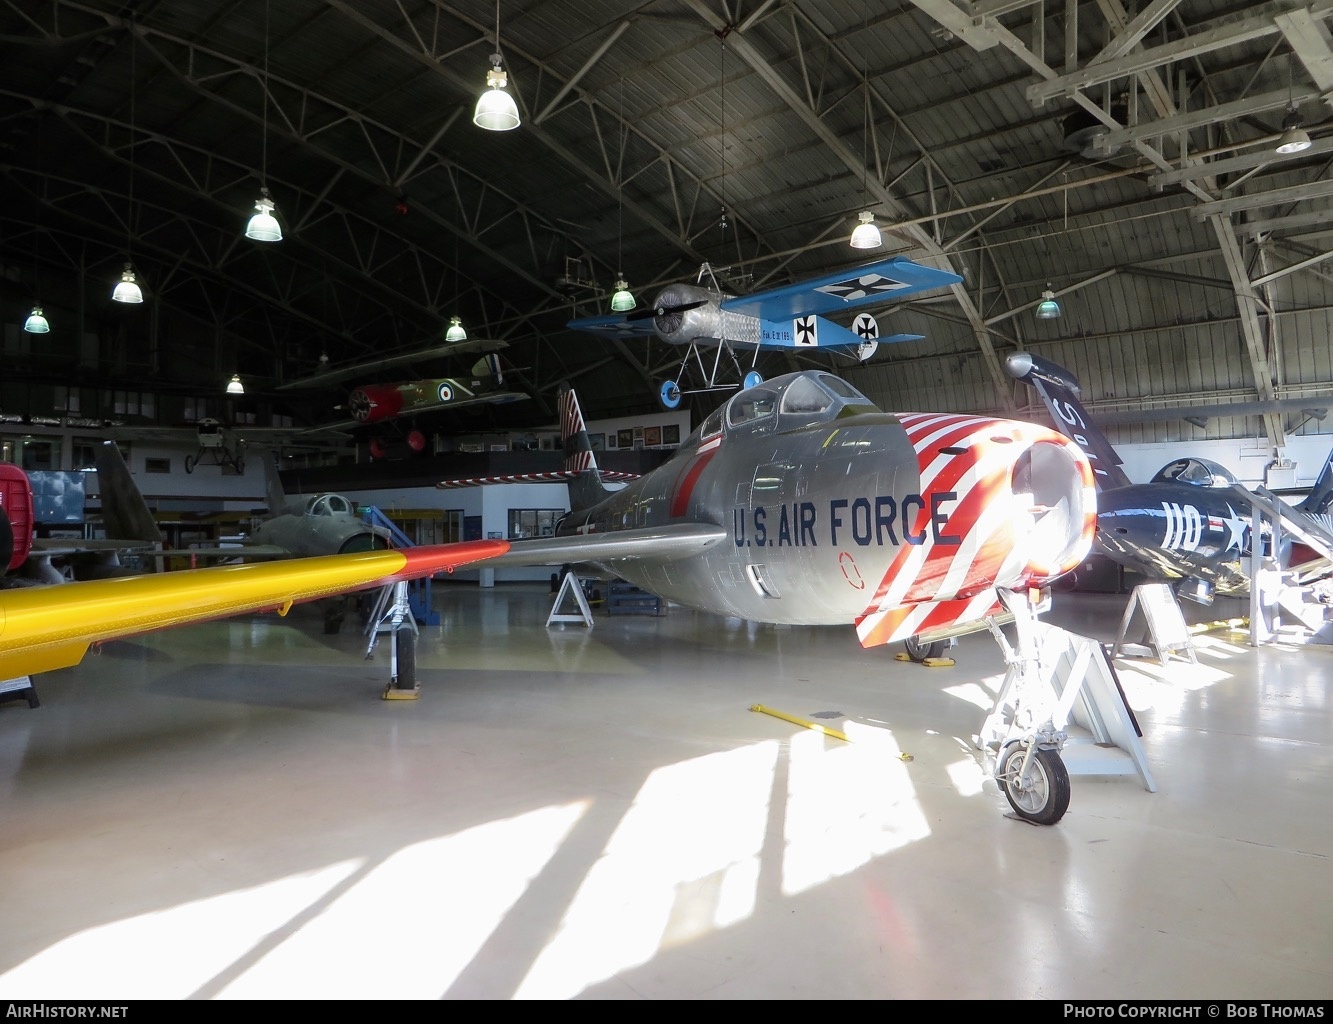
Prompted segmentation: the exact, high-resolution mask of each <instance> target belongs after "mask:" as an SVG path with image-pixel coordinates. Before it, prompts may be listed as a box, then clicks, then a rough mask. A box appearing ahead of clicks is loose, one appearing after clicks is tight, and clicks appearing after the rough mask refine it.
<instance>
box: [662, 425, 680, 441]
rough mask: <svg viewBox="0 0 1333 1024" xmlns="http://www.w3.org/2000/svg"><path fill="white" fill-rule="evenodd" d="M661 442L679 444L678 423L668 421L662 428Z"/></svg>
mask: <svg viewBox="0 0 1333 1024" xmlns="http://www.w3.org/2000/svg"><path fill="white" fill-rule="evenodd" d="M662 443H663V444H680V424H679V423H668V424H667V425H666V426H664V427H663V428H662Z"/></svg>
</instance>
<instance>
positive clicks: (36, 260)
mask: <svg viewBox="0 0 1333 1024" xmlns="http://www.w3.org/2000/svg"><path fill="white" fill-rule="evenodd" d="M41 162H42V115H41V114H40V113H39V114H38V115H37V169H38V171H39V172H40V170H41ZM43 201H44V200H43V199H40V198H39V199H38V201H37V214H36V229H35V230H34V231H33V236H32V290H33V292H35V293H36V294H39V295H40V294H41V293H40V292H39V291H38V289H37V275H38V273H39V272H40V271H41V249H42V202H43ZM23 329H24V330H25V331H27V332H28V333H29V334H46V333H47V332H48V331H50V330H51V324H50V323H49V322H48V321H47V319H46V317H45V316H44V315H43V314H42V304H41V302H38V301H34V302H33V305H32V312H31V313H29V314H28V319H26V320H24V321H23Z"/></svg>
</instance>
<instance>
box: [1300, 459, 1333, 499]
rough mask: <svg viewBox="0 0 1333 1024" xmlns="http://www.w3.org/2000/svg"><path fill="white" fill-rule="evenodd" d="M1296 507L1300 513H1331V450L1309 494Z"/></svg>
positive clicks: (1332, 468) (1332, 469) (1332, 463)
mask: <svg viewBox="0 0 1333 1024" xmlns="http://www.w3.org/2000/svg"><path fill="white" fill-rule="evenodd" d="M1296 507H1297V508H1298V509H1299V510H1300V511H1302V512H1305V513H1307V514H1309V513H1313V514H1316V515H1318V514H1323V513H1327V512H1330V511H1333V449H1330V450H1329V453H1328V458H1327V459H1325V460H1324V468H1323V469H1321V470H1320V471H1319V476H1318V477H1317V478H1316V479H1315V482H1314V486H1313V487H1312V488H1310V493H1309V494H1307V495H1306V496H1305V497H1304V498H1302V499H1301V500H1300V502H1299V503H1298V504H1297V505H1296Z"/></svg>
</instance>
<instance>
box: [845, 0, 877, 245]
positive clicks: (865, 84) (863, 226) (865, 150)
mask: <svg viewBox="0 0 1333 1024" xmlns="http://www.w3.org/2000/svg"><path fill="white" fill-rule="evenodd" d="M869 17H870V16H869V13H868V12H867V14H866V22H867V25H868V24H869ZM861 95H862V97H863V100H864V102H863V108H864V109H863V115H864V122H865V133H864V134H863V135H862V136H861V195H862V197H863V199H864V201H865V202H866V203H869V201H870V130H871V125H870V76H869V72H868V71H867V69H866V65H865V63H864V61H863V62H862V64H861ZM856 220H857V225H856V227H854V228H853V229H852V237H851V240H850V243H849V244H850V245H851V247H852V248H853V249H878V248H879V247H880V246H881V245H883V244H884V239H883V238H882V237H881V236H880V233H879V226H878V225H877V224H876V223H875V215H874V214H873V213H871V212H870V211H869V210H862V211H861V212H860V214H859V215H857V218H856Z"/></svg>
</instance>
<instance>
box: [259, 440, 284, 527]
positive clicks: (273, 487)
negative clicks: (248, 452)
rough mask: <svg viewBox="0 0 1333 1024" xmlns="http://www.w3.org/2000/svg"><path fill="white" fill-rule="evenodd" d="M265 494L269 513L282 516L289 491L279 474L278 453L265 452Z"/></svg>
mask: <svg viewBox="0 0 1333 1024" xmlns="http://www.w3.org/2000/svg"><path fill="white" fill-rule="evenodd" d="M264 495H265V498H266V499H267V501H268V514H269V515H271V516H280V515H282V513H283V510H284V509H286V507H287V492H286V491H284V490H283V489H282V478H281V477H280V476H279V475H278V453H277V452H276V451H266V452H264Z"/></svg>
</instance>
